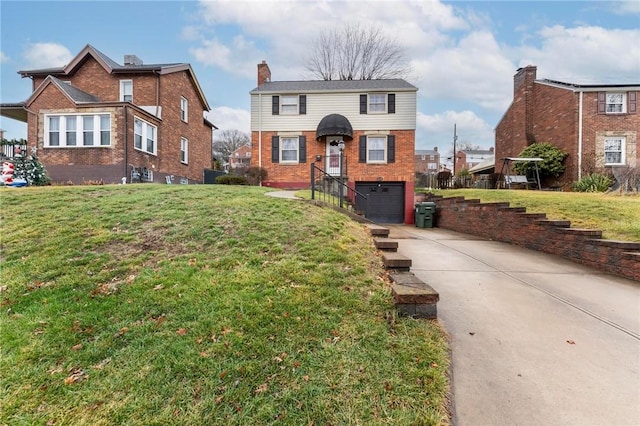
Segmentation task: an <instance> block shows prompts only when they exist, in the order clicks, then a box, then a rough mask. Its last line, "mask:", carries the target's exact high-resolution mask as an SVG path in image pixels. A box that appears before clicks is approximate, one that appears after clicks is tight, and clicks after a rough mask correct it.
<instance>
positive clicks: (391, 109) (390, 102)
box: [387, 93, 396, 114]
mask: <svg viewBox="0 0 640 426" xmlns="http://www.w3.org/2000/svg"><path fill="white" fill-rule="evenodd" d="M387 112H388V113H389V114H395V113H396V94H395V93H389V94H388V95H387Z"/></svg>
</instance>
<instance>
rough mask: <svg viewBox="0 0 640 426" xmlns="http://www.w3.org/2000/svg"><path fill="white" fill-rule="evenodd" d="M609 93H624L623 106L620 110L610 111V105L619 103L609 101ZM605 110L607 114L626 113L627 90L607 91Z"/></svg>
mask: <svg viewBox="0 0 640 426" xmlns="http://www.w3.org/2000/svg"><path fill="white" fill-rule="evenodd" d="M609 95H622V108H621V110H620V111H609V105H618V104H617V103H615V104H614V103H609ZM605 112H606V113H607V114H626V113H627V94H626V93H625V92H607V93H606V94H605Z"/></svg>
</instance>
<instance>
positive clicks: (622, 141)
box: [603, 136, 627, 166]
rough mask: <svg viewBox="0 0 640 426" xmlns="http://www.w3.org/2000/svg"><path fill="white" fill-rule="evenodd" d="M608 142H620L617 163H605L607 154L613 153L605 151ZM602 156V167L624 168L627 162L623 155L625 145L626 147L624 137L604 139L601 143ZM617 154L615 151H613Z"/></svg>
mask: <svg viewBox="0 0 640 426" xmlns="http://www.w3.org/2000/svg"><path fill="white" fill-rule="evenodd" d="M608 140H620V154H621V155H620V162H619V163H607V152H614V151H606V150H605V148H606V145H607V141H608ZM603 144H604V145H603V155H604V159H603V160H604V165H605V166H624V165H625V164H626V162H627V159H626V155H625V151H626V145H627V138H626V137H624V136H608V137H605V138H604V142H603ZM615 152H617V151H615Z"/></svg>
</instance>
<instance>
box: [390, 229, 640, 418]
mask: <svg viewBox="0 0 640 426" xmlns="http://www.w3.org/2000/svg"><path fill="white" fill-rule="evenodd" d="M385 226H388V227H389V229H390V231H391V235H390V238H392V239H396V240H398V242H399V248H398V252H399V253H401V254H403V255H405V256H407V257H410V258H411V259H412V262H413V266H412V268H411V271H412V272H413V273H414V274H416V275H417V276H418V277H419V278H421V279H422V280H423V281H424V282H427V283H429V284H430V285H431V286H432V287H434V288H435V289H436V290H437V291H438V292H439V293H440V302H439V303H438V317H439V319H440V321H441V322H442V323H443V325H444V327H445V329H446V330H447V332H448V333H449V334H450V339H451V348H452V371H453V397H454V422H455V424H457V425H460V426H463V425H473V426H477V425H576V426H578V425H579V426H589V425H640V283H638V282H634V281H631V280H626V279H623V278H618V277H615V276H612V275H607V274H603V273H600V272H598V271H596V270H593V269H590V268H586V267H583V266H581V265H578V264H574V263H572V262H569V261H565V260H564V259H561V258H558V257H555V256H550V255H546V254H543V253H539V252H535V251H531V250H527V249H522V248H519V247H517V246H512V245H509V244H505V243H500V242H495V241H487V240H482V239H478V238H477V237H474V236H470V235H465V234H459V233H456V232H452V231H447V230H442V229H439V228H431V229H421V228H416V227H414V226H410V225H385Z"/></svg>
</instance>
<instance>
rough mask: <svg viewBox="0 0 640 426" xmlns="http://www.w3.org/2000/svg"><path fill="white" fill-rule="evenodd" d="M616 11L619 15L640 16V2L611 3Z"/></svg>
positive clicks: (621, 1) (626, 0)
mask: <svg viewBox="0 0 640 426" xmlns="http://www.w3.org/2000/svg"><path fill="white" fill-rule="evenodd" d="M609 4H610V5H611V7H612V9H613V11H614V13H617V14H619V15H637V14H640V2H639V1H638V0H618V1H612V2H610V3H609Z"/></svg>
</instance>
